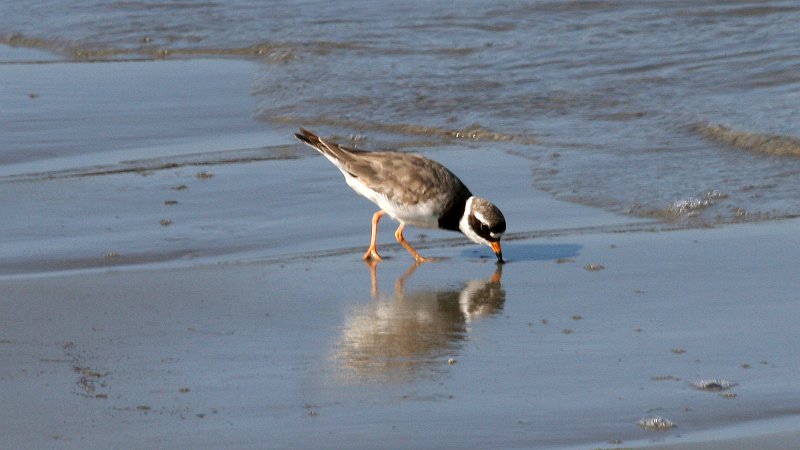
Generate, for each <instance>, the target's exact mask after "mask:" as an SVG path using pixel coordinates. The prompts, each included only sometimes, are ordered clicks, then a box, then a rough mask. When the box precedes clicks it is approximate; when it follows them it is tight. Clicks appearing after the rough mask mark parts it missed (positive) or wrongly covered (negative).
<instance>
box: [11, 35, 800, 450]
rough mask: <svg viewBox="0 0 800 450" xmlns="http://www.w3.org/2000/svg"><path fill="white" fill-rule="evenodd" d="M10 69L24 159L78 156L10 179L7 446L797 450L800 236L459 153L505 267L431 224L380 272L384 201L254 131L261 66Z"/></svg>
mask: <svg viewBox="0 0 800 450" xmlns="http://www.w3.org/2000/svg"><path fill="white" fill-rule="evenodd" d="M10 54H13V55H12V56H9V55H10ZM0 57H3V58H5V59H4V61H14V63H13V64H4V65H0V77H2V79H3V80H7V81H6V82H7V84H6V85H4V90H3V91H2V93H0V95H2V98H3V101H4V102H5V104H8V105H10V106H9V108H8V109H7V110H6V112H5V113H0V114H3V115H4V116H3V117H2V119H3V120H0V128H2V130H0V131H2V133H0V136H2V137H0V139H2V140H3V145H4V146H6V147H8V148H15V149H23V148H24V145H25V144H26V143H36V142H38V144H36V145H33V144H31V148H45V149H46V148H49V147H47V143H48V142H53V143H55V144H54V145H61V144H63V145H64V147H63V148H61V150H60V153H59V154H60V155H61V154H64V155H65V156H63V157H59V158H43V157H42V158H38V159H28V160H24V159H25V158H24V157H23V156H20V155H24V154H25V153H24V152H22V150H20V153H19V154H16V156H15V158H17V160H15V162H16V163H15V164H11V163H8V160H5V161H4V164H3V165H1V166H0V185H2V188H0V189H1V190H0V204H2V206H3V211H4V213H3V216H2V219H1V220H0V236H2V238H0V293H2V296H0V358H1V359H2V361H3V364H2V366H0V382H2V389H0V404H2V405H3V406H2V407H0V423H1V424H2V425H1V426H0V427H1V428H2V429H1V430H0V431H2V433H0V436H2V437H0V444H2V445H1V446H2V447H5V448H177V447H182V448H629V447H654V448H673V449H678V448H681V449H682V448H775V449H778V448H787V449H788V448H795V447H796V445H795V444H796V443H797V442H798V438H800V434H798V433H800V416H799V415H798V414H800V381H798V378H797V376H796V374H797V371H798V369H799V368H800V367H799V366H800V364H799V363H798V362H800V346H798V344H800V342H798V337H797V336H798V335H797V333H796V324H797V323H798V321H800V309H798V307H797V305H798V294H797V292H798V290H797V278H796V273H797V270H796V261H797V245H796V242H797V238H796V236H797V232H798V227H799V226H800V222H798V221H797V220H785V221H774V222H765V223H757V224H743V225H736V226H725V227H719V228H712V229H677V230H675V229H673V228H675V227H673V226H671V225H669V224H661V223H656V222H652V221H647V220H642V219H636V218H633V217H629V216H619V215H614V214H611V213H608V212H604V211H601V210H597V209H593V208H589V207H585V206H581V205H575V204H570V203H565V202H560V201H556V200H554V199H552V198H551V197H550V196H549V195H547V194H546V193H543V192H541V191H537V190H536V189H535V188H533V187H532V185H531V181H530V178H531V173H532V167H531V166H530V162H528V161H526V160H524V159H520V158H519V157H517V156H514V155H512V154H508V153H505V152H502V151H499V150H498V151H488V152H479V151H474V150H471V149H469V148H468V147H467V146H459V145H453V146H448V147H447V148H445V149H436V150H433V149H422V151H423V152H425V153H426V154H428V155H429V156H431V157H434V158H436V159H438V160H440V161H441V162H443V163H445V164H446V165H448V166H449V167H451V168H452V169H453V170H454V171H455V172H456V173H458V174H459V175H460V176H461V177H462V179H464V181H465V182H467V184H468V185H469V186H470V187H471V188H472V190H473V191H474V192H476V193H481V194H484V195H486V196H487V197H489V198H491V199H492V200H495V201H496V203H497V204H498V205H499V206H500V207H501V208H502V209H503V211H504V212H505V214H506V217H507V218H508V221H509V235H508V236H507V239H506V241H505V243H504V247H503V250H504V255H505V256H506V257H507V259H508V260H509V263H508V264H506V265H504V266H502V267H498V266H496V264H494V262H493V256H492V254H491V251H490V249H489V248H486V247H484V248H479V247H476V246H474V245H471V244H469V243H467V242H466V241H465V240H464V239H462V238H460V237H459V236H458V235H457V234H449V233H445V232H439V231H430V230H413V229H411V230H409V231H410V232H407V237H408V238H409V239H410V240H411V241H412V242H413V243H415V244H418V248H419V249H420V251H421V253H423V254H424V255H426V256H437V257H443V258H444V260H443V261H442V262H438V263H432V264H424V265H422V266H420V267H414V265H413V264H412V259H411V258H410V256H409V255H408V254H407V253H406V252H405V251H404V250H403V249H402V248H400V247H399V246H397V245H396V244H393V243H392V237H391V232H392V228H393V227H392V226H391V224H390V222H389V221H387V222H386V224H385V225H384V227H383V230H382V233H381V237H380V248H381V251H382V252H383V253H384V255H385V256H386V257H387V259H386V260H385V261H384V262H382V263H381V264H379V265H378V266H377V267H375V268H374V269H373V268H370V267H369V266H367V265H365V264H364V263H363V262H362V261H361V259H360V255H361V254H362V253H363V251H364V247H365V244H366V242H367V240H368V237H369V236H368V230H369V218H370V216H371V214H372V212H373V211H374V207H373V206H372V205H371V204H369V203H368V202H366V201H365V200H363V199H361V198H359V197H357V196H356V195H354V194H353V193H352V192H350V191H349V189H348V188H347V187H346V186H345V185H344V183H343V180H342V178H341V176H340V175H339V174H338V173H337V172H336V170H335V169H333V168H332V167H331V166H330V164H329V163H328V162H327V161H325V160H324V159H323V158H321V157H318V156H317V155H315V154H314V153H313V152H312V151H311V150H308V149H304V148H302V147H301V146H299V145H297V144H294V143H293V142H292V140H291V132H292V129H291V128H289V127H287V128H286V129H272V128H270V127H269V126H267V125H265V124H262V123H259V122H256V121H254V120H253V119H252V118H251V117H250V111H251V108H252V105H253V100H252V97H251V96H250V95H249V90H248V89H249V85H248V80H249V79H251V77H253V76H256V75H257V74H258V72H259V70H262V69H260V68H259V67H258V65H256V64H253V63H248V62H240V61H230V60H191V61H138V62H117V63H103V64H90V63H83V64H73V63H67V62H63V61H47V62H46V63H42V64H26V63H25V62H26V61H27V62H29V61H31V60H34V59H36V58H33V57H32V56H31V55H27V56H26V55H22V56H20V54H19V53H18V52H16V51H15V50H14V49H11V50H9V49H3V51H2V52H0ZM133 74H136V76H134V75H133ZM86 79H90V80H92V84H93V86H94V87H95V88H94V89H82V90H81V89H78V87H79V85H80V84H81V82H82V80H86ZM36 80H49V81H47V83H44V82H42V84H36ZM53 80H55V81H53ZM114 80H117V81H116V82H114ZM181 80H192V81H191V82H186V84H185V86H189V87H192V86H194V87H196V89H194V88H193V89H189V88H185V86H184V84H183V83H181ZM142 83H144V84H142ZM143 85H149V86H161V87H162V88H159V90H158V92H156V93H153V94H152V95H150V94H141V92H143V91H142V86H143ZM181 86H184V87H183V88H182V87H181ZM34 91H35V92H37V93H39V95H38V97H35V98H30V97H29V96H28V94H29V92H34ZM69 93H74V95H70V94H69ZM78 94H79V95H78ZM78 97H80V98H78ZM104 99H105V100H104ZM31 103H33V104H31ZM120 104H124V105H125V107H124V108H120V107H119V105H120ZM9 111H15V112H14V113H13V114H12V113H11V112H9ZM217 112H218V114H217ZM11 118H15V120H11ZM34 118H35V120H34ZM67 119H69V120H71V121H72V122H70V125H69V126H67V125H65V124H64V121H66V120H67ZM139 119H141V120H139ZM93 123H94V124H96V125H95V126H92V124H93ZM52 124H60V125H52ZM322 131H325V130H322ZM67 144H68V145H67ZM87 147H91V148H93V149H94V150H92V151H85V149H86V148H87ZM70 149H72V150H70ZM9 154H10V153H9ZM487 168H489V169H490V170H487ZM714 379H716V380H722V381H726V382H729V383H731V384H734V385H733V386H732V387H730V388H729V389H727V390H724V391H703V390H698V389H697V388H695V386H694V385H693V383H695V382H697V381H700V380H714ZM653 416H662V417H664V418H667V419H669V420H670V421H672V422H673V423H674V424H676V425H677V426H676V427H674V428H672V429H669V430H666V431H650V430H646V429H643V428H642V427H640V426H639V425H638V422H639V420H641V419H644V418H648V417H653Z"/></svg>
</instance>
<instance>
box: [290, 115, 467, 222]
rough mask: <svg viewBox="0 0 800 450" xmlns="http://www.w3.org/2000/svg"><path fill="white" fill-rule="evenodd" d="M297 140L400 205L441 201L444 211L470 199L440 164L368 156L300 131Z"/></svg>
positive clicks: (404, 156)
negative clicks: (452, 205)
mask: <svg viewBox="0 0 800 450" xmlns="http://www.w3.org/2000/svg"><path fill="white" fill-rule="evenodd" d="M295 136H296V137H297V139H299V140H300V141H302V142H304V143H306V144H308V145H309V146H311V147H313V148H315V149H316V150H318V151H319V152H320V153H322V154H324V155H325V156H327V157H328V158H329V159H331V160H332V161H334V164H336V165H337V166H338V167H339V168H340V169H341V170H343V171H346V172H347V173H348V174H350V175H351V176H352V177H354V178H357V179H358V180H359V181H361V182H362V183H364V185H365V186H366V187H368V188H370V189H372V190H373V191H375V192H378V193H381V194H384V195H386V196H387V197H388V198H389V199H391V200H392V201H394V202H397V203H399V204H405V205H414V204H417V203H420V202H426V201H430V200H437V202H436V204H439V205H442V207H443V210H444V209H447V208H449V206H450V205H451V204H452V202H453V200H454V199H455V198H462V197H463V198H466V197H469V196H470V195H471V194H470V192H469V189H467V187H466V186H465V185H464V183H462V182H461V180H459V179H458V177H457V176H455V175H454V174H453V173H452V172H450V171H449V170H448V169H447V168H446V167H444V166H443V165H441V164H439V163H437V162H436V161H433V160H430V159H428V158H425V157H424V156H421V155H416V154H413V153H400V152H393V151H379V152H365V151H363V150H356V149H354V148H349V147H345V146H343V145H339V144H337V143H335V142H330V141H326V140H324V139H322V138H320V137H319V136H317V135H315V134H314V133H312V132H310V131H308V130H305V129H303V128H301V129H300V133H297V134H295Z"/></svg>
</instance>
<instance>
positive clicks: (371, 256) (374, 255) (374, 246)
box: [364, 210, 386, 261]
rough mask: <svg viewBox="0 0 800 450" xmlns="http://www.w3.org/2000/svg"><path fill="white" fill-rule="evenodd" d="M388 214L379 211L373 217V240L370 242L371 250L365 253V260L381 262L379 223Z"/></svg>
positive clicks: (368, 249)
mask: <svg viewBox="0 0 800 450" xmlns="http://www.w3.org/2000/svg"><path fill="white" fill-rule="evenodd" d="M384 214H386V213H385V212H384V211H383V210H379V211H378V212H376V213H375V214H373V215H372V238H370V240H369V248H367V252H366V253H364V260H375V261H380V260H382V259H383V258H381V255H379V254H378V222H380V221H381V217H383V215H384Z"/></svg>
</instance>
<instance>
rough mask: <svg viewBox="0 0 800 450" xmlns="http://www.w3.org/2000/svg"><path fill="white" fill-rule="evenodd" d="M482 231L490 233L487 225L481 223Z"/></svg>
mask: <svg viewBox="0 0 800 450" xmlns="http://www.w3.org/2000/svg"><path fill="white" fill-rule="evenodd" d="M481 231H483V232H484V233H488V232H489V226H488V225H486V224H485V223H481Z"/></svg>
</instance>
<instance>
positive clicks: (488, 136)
mask: <svg viewBox="0 0 800 450" xmlns="http://www.w3.org/2000/svg"><path fill="white" fill-rule="evenodd" d="M262 119H263V120H269V121H271V122H277V123H289V124H293V125H303V126H313V125H323V126H326V125H327V126H335V127H342V128H351V129H358V130H372V131H379V132H385V133H394V134H411V135H424V136H436V137H440V138H449V139H468V140H472V141H501V142H515V143H518V144H527V145H535V144H538V141H537V140H536V138H535V137H533V136H531V135H526V134H508V133H499V132H495V131H491V130H487V129H486V128H483V127H482V126H481V125H479V124H472V125H469V126H467V127H465V128H462V129H449V128H443V127H435V126H425V125H414V124H404V123H398V124H387V123H375V122H361V121H355V120H348V119H338V118H333V117H297V116H270V117H262Z"/></svg>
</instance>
